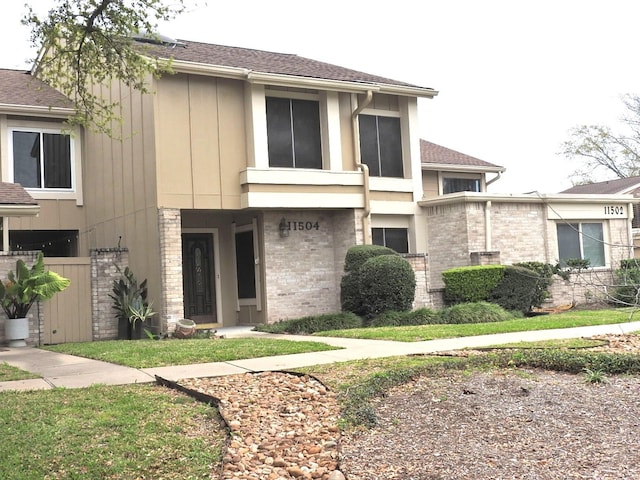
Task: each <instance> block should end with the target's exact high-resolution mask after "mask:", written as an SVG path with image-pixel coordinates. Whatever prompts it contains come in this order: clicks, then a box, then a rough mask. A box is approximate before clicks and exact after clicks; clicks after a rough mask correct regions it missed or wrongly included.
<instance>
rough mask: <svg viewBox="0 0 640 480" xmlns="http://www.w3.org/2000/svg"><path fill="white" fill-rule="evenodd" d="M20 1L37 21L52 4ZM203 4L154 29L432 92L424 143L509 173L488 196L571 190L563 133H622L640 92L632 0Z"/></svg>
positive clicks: (23, 43) (8, 55)
mask: <svg viewBox="0 0 640 480" xmlns="http://www.w3.org/2000/svg"><path fill="white" fill-rule="evenodd" d="M187 1H190V0H187ZM191 1H192V2H193V1H199V3H200V4H201V5H202V4H203V3H204V2H205V1H206V0H191ZM22 3H23V2H21V1H11V2H7V1H5V2H2V6H0V45H2V46H3V47H2V48H1V49H0V67H3V68H27V67H28V65H29V64H28V63H26V62H25V61H24V60H25V59H27V58H29V57H33V52H32V51H30V50H29V32H28V31H27V29H26V28H25V27H22V26H21V25H20V19H21V18H22V15H23V13H24V11H25V8H24V7H23V5H22ZM28 3H30V4H31V5H33V6H34V8H36V10H37V11H46V10H47V9H48V8H50V7H51V6H53V4H54V2H52V1H47V0H31V1H30V2H28ZM191 4H193V3H191ZM208 4H209V5H208V6H201V7H199V8H194V9H193V11H191V12H190V13H188V14H184V15H182V16H181V17H179V18H178V19H177V20H175V21H173V22H171V23H169V24H166V25H162V26H161V28H160V33H163V34H165V35H168V36H170V37H174V38H180V39H186V40H195V41H202V42H208V43H217V44H222V45H232V46H241V47H248V48H256V49H262V50H270V51H276V52H284V53H295V54H298V55H300V56H305V57H309V58H313V59H316V60H322V61H325V62H329V63H333V64H336V65H341V66H344V67H348V68H352V69H355V70H361V71H365V72H367V73H371V74H376V75H381V76H385V77H388V78H393V79H396V80H401V81H405V82H410V83H413V84H416V85H419V86H423V87H431V88H434V89H436V90H438V91H439V92H440V94H439V95H438V96H437V97H436V98H435V99H433V100H421V101H420V121H421V136H422V138H424V139H426V140H430V141H432V142H435V143H438V144H440V145H443V146H445V147H448V148H451V149H454V150H458V151H460V152H463V153H466V154H468V155H472V156H475V157H477V158H480V159H482V160H486V161H488V162H491V163H494V164H497V165H502V166H504V167H506V168H507V171H506V173H505V174H503V176H502V178H501V179H500V180H499V181H498V182H496V183H494V184H493V185H492V187H491V190H492V191H496V192H508V193H522V192H526V191H532V190H538V191H540V192H543V193H553V192H557V191H560V190H562V189H565V188H568V187H570V186H571V183H570V180H569V178H568V177H569V174H570V173H571V172H572V171H573V170H575V168H576V164H574V163H571V162H569V161H567V160H566V159H564V157H562V156H561V155H558V152H559V151H560V146H561V143H562V142H563V141H564V140H566V139H567V138H568V131H569V129H571V128H572V127H574V126H577V125H580V124H606V125H610V126H612V127H613V128H614V129H617V128H618V125H617V120H618V118H619V117H620V116H621V115H622V114H623V113H624V109H623V106H622V103H621V101H620V95H622V94H624V93H638V94H640V88H639V87H638V82H639V80H640V62H639V61H638V33H637V32H638V19H639V18H640V2H639V1H638V0H606V1H605V0H536V1H532V0H519V1H514V0H482V1H479V0H395V1H386V2H383V1H380V0H379V1H371V0H322V1H317V2H309V1H306V2H305V1H302V0H270V1H265V0H243V1H229V0H226V1H221V0H208ZM598 179H599V180H600V179H605V177H600V178H598Z"/></svg>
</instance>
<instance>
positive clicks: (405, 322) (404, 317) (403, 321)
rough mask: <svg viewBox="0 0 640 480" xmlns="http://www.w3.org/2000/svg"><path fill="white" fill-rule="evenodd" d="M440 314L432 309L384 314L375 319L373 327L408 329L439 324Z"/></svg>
mask: <svg viewBox="0 0 640 480" xmlns="http://www.w3.org/2000/svg"><path fill="white" fill-rule="evenodd" d="M437 319H438V314H437V313H436V312H434V311H433V310H431V309H430V308H419V309H417V310H412V311H410V312H384V313H381V314H380V315H378V316H376V317H374V318H373V319H372V320H371V322H370V326H371V327H407V326H411V325H429V324H432V323H437Z"/></svg>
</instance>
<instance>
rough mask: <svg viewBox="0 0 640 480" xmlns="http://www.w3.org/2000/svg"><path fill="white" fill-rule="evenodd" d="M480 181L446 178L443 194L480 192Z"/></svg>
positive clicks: (443, 184)
mask: <svg viewBox="0 0 640 480" xmlns="http://www.w3.org/2000/svg"><path fill="white" fill-rule="evenodd" d="M479 191H480V179H478V178H455V177H444V178H443V179H442V193H443V194H445V195H446V194H447V193H456V192H479Z"/></svg>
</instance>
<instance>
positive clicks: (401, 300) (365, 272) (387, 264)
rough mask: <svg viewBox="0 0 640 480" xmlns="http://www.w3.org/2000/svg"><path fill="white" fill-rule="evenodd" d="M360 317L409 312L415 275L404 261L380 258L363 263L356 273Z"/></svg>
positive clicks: (390, 256)
mask: <svg viewBox="0 0 640 480" xmlns="http://www.w3.org/2000/svg"><path fill="white" fill-rule="evenodd" d="M358 275H359V276H360V295H361V298H362V309H361V311H362V315H363V316H365V317H367V318H372V317H374V316H376V315H378V314H380V313H382V312H388V311H405V310H410V309H411V304H412V303H413V298H414V296H415V291H416V276H415V273H414V272H413V269H412V268H411V265H409V262H407V261H406V260H405V259H404V258H402V257H400V256H398V255H382V256H379V257H373V258H370V259H369V260H367V261H366V262H365V263H364V265H362V267H360V269H359V270H358Z"/></svg>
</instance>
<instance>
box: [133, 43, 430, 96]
mask: <svg viewBox="0 0 640 480" xmlns="http://www.w3.org/2000/svg"><path fill="white" fill-rule="evenodd" d="M177 42H179V43H178V44H176V45H174V46H172V45H163V46H157V45H153V46H151V44H145V45H144V47H146V48H148V52H149V53H150V54H153V55H157V56H159V57H161V58H173V59H174V60H179V61H185V62H195V63H201V64H206V65H216V66H222V67H235V68H244V69H247V70H252V71H255V72H260V73H269V74H280V75H293V76H300V77H309V78H316V79H323V80H336V81H344V82H359V83H373V84H385V85H394V86H401V87H415V88H425V87H419V86H417V85H412V84H409V83H405V82H400V81H398V80H392V79H389V78H385V77H380V76H377V75H371V74H368V73H364V72H359V71H356V70H351V69H348V68H344V67H340V66H337V65H332V64H329V63H324V62H320V61H317V60H312V59H310V58H305V57H300V56H298V55H294V54H287V53H275V52H268V51H264V50H253V49H250V48H242V47H229V46H224V45H213V44H209V43H200V42H192V41H189V40H178V41H177Z"/></svg>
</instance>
